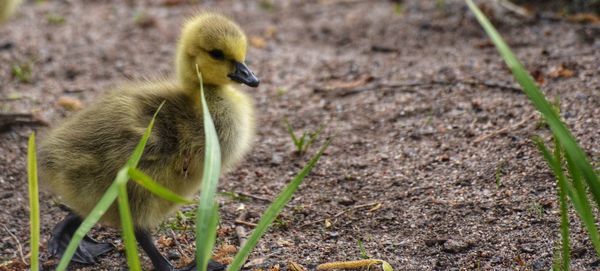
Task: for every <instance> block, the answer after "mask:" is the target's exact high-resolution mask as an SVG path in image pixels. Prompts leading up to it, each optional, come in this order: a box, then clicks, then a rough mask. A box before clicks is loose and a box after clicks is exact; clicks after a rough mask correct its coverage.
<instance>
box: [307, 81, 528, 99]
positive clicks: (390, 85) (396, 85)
mask: <svg viewBox="0 0 600 271" xmlns="http://www.w3.org/2000/svg"><path fill="white" fill-rule="evenodd" d="M460 84H463V85H469V86H485V87H488V88H495V89H502V90H509V91H514V92H518V93H521V88H520V87H516V86H510V85H504V84H499V83H490V82H482V81H476V80H469V79H467V80H453V81H442V80H432V81H429V82H405V83H403V82H377V83H375V84H372V85H370V86H366V87H362V86H361V87H357V88H333V89H328V88H315V89H314V92H316V93H319V92H323V93H328V92H332V91H343V92H341V93H338V96H340V97H346V96H350V95H354V94H358V93H361V92H365V91H372V90H403V91H407V92H415V91H416V90H415V88H417V87H430V86H436V85H442V86H453V85H460Z"/></svg>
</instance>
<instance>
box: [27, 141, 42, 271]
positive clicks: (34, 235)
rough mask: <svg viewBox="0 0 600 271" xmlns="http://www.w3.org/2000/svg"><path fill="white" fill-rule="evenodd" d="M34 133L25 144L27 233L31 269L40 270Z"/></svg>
mask: <svg viewBox="0 0 600 271" xmlns="http://www.w3.org/2000/svg"><path fill="white" fill-rule="evenodd" d="M35 151H36V147H35V133H32V134H31V136H29V142H28V145H27V180H28V184H29V235H30V236H31V240H30V241H29V243H30V245H31V257H30V265H31V271H38V270H40V263H39V262H40V201H39V198H38V197H39V193H38V174H37V155H36V153H35Z"/></svg>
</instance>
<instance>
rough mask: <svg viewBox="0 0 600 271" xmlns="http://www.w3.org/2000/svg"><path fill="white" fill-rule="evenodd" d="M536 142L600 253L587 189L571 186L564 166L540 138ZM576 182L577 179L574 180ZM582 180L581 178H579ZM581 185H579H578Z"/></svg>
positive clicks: (599, 244) (599, 242)
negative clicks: (586, 192)
mask: <svg viewBox="0 0 600 271" xmlns="http://www.w3.org/2000/svg"><path fill="white" fill-rule="evenodd" d="M535 141H536V144H537V145H538V148H539V150H540V152H542V155H543V156H544V158H545V159H546V161H547V162H548V165H549V166H550V168H551V169H552V171H553V172H554V176H555V177H556V178H557V179H558V184H559V187H561V189H563V190H564V191H566V192H567V195H568V196H569V198H571V201H572V202H573V207H575V211H576V212H577V214H578V215H579V217H580V218H581V220H582V221H583V225H584V226H585V228H586V230H587V231H588V235H589V237H590V240H591V241H592V244H593V245H594V249H596V253H597V254H599V255H600V253H599V251H600V250H599V249H600V237H599V236H598V228H597V227H596V224H595V219H594V215H593V213H592V208H591V206H590V203H589V202H588V199H587V196H586V194H585V190H582V189H581V188H582V187H581V186H582V185H581V184H579V185H578V184H576V185H575V186H574V187H571V186H570V184H569V183H568V182H567V178H566V177H565V174H564V172H563V169H562V166H561V164H560V162H559V161H557V160H556V159H554V157H552V155H551V154H550V152H549V151H548V149H547V148H546V146H545V145H544V143H543V142H542V141H541V140H540V139H536V140H535ZM573 181H574V182H576V180H573ZM579 182H581V180H579ZM578 186H579V187H578Z"/></svg>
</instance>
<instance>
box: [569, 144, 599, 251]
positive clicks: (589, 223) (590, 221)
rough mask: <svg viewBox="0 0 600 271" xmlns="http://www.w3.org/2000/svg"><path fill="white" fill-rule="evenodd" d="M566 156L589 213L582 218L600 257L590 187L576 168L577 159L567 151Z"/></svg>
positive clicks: (578, 191) (576, 189)
mask: <svg viewBox="0 0 600 271" xmlns="http://www.w3.org/2000/svg"><path fill="white" fill-rule="evenodd" d="M565 158H566V160H567V168H568V169H569V174H570V176H571V179H572V181H573V187H574V188H575V193H577V195H578V196H579V198H580V199H581V204H582V207H581V208H582V209H583V210H585V211H586V213H589V215H586V218H585V220H584V219H583V218H582V220H583V223H584V225H585V227H586V229H587V230H588V236H589V237H590V241H592V245H593V246H594V249H595V250H596V255H598V256H599V257H600V233H599V232H598V227H597V226H596V219H594V215H593V209H592V205H591V204H590V202H589V201H588V192H587V191H588V189H587V187H586V185H585V183H584V182H583V180H582V176H581V172H580V171H579V170H578V168H576V164H575V161H574V160H573V158H572V157H571V155H570V154H569V153H565Z"/></svg>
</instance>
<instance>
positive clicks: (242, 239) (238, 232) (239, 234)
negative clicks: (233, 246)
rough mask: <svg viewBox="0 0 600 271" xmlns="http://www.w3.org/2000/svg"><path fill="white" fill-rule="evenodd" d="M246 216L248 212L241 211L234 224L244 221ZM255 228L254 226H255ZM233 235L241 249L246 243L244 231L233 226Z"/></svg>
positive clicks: (240, 227)
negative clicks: (235, 236)
mask: <svg viewBox="0 0 600 271" xmlns="http://www.w3.org/2000/svg"><path fill="white" fill-rule="evenodd" d="M247 216H248V212H246V211H242V213H241V214H240V215H239V216H238V217H237V218H236V220H235V221H236V223H237V221H244V220H246V217H247ZM255 227H256V225H255ZM235 234H236V235H237V237H238V241H239V243H240V247H243V246H244V244H245V243H246V236H247V234H246V229H244V227H243V226H235Z"/></svg>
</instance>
